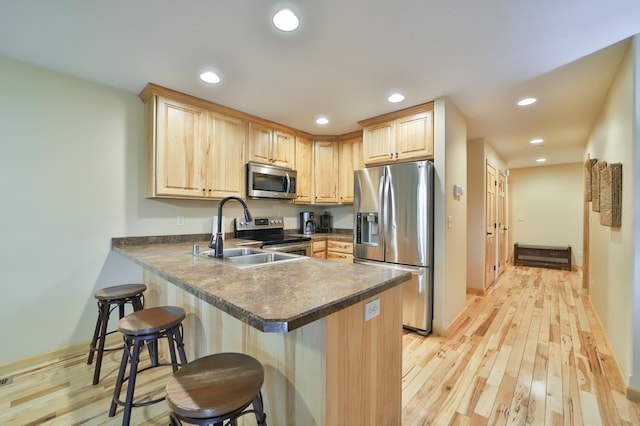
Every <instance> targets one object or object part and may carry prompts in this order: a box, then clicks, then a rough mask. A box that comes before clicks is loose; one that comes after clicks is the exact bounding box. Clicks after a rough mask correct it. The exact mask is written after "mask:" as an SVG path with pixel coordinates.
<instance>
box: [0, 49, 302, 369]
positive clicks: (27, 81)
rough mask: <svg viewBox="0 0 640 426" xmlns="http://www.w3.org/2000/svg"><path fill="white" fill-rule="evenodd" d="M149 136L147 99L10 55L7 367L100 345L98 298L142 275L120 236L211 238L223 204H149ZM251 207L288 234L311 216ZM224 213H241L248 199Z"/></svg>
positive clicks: (1, 152)
mask: <svg viewBox="0 0 640 426" xmlns="http://www.w3.org/2000/svg"><path fill="white" fill-rule="evenodd" d="M141 89H142V88H141ZM143 140H144V137H143V104H142V102H141V101H140V99H139V98H138V97H137V96H136V95H135V94H131V93H125V92H122V91H118V90H114V89H110V88H107V87H104V86H100V85H96V84H93V83H89V82H86V81H83V80H79V79H75V78H71V77H68V76H64V75H61V74H56V73H53V72H50V71H46V70H43V69H40V68H36V67H33V66H29V65H26V64H21V63H18V62H14V61H11V60H8V59H5V58H0V141H1V143H0V170H1V171H2V179H0V193H1V194H2V197H3V201H2V206H3V207H2V210H3V212H2V220H0V235H2V244H1V245H0V270H1V271H2V272H1V274H2V278H1V282H2V300H3V308H2V309H1V310H0V333H2V335H3V336H5V341H6V342H7V344H5V345H3V346H2V350H0V364H4V363H7V362H11V361H15V360H18V359H22V358H25V357H27V356H30V355H35V354H40V353H43V352H48V351H52V350H55V349H59V348H64V347H67V346H69V345H72V344H76V343H81V342H85V341H88V340H90V338H91V335H92V332H93V327H94V325H95V320H96V308H95V299H94V298H93V293H94V291H95V290H96V289H97V288H100V287H105V286H108V285H115V284H121V283H125V282H129V281H139V280H140V279H141V271H140V270H139V269H138V268H137V267H135V266H134V265H133V264H132V263H130V262H127V261H125V260H124V259H121V258H120V257H119V256H118V255H116V254H113V253H111V252H110V242H111V238H112V237H122V236H135V235H166V234H189V233H207V232H210V231H211V217H212V216H213V215H214V214H215V211H216V207H217V203H216V202H213V201H175V200H166V201H159V200H148V199H145V198H144V167H143V164H144V162H143V152H144V146H143ZM249 207H250V209H251V211H252V213H253V214H254V215H266V214H279V215H283V216H285V225H286V227H287V228H296V227H297V226H298V215H297V212H298V210H304V208H303V207H298V206H295V205H291V204H286V203H282V202H278V201H262V200H261V201H249ZM178 215H183V216H184V217H185V225H184V226H181V227H180V226H177V224H176V216H178ZM224 215H225V216H226V217H230V218H231V217H235V216H240V215H241V209H240V207H239V206H238V203H235V202H230V203H227V204H226V205H225V212H224ZM232 229H233V228H232V224H231V221H227V232H231V231H232ZM9 342H10V343H9Z"/></svg>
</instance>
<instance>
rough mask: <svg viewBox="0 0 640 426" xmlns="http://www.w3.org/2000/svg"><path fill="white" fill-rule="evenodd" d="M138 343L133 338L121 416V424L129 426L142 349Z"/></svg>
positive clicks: (138, 339) (135, 338)
mask: <svg viewBox="0 0 640 426" xmlns="http://www.w3.org/2000/svg"><path fill="white" fill-rule="evenodd" d="M140 342H144V340H143V339H140V338H137V337H134V338H133V352H132V353H131V367H130V369H129V383H128V384H127V397H126V399H125V401H124V413H123V416H122V424H123V425H125V426H129V422H130V421H131V404H133V392H134V391H135V387H136V374H137V373H138V361H139V359H140V351H141V349H142V347H141V344H140Z"/></svg>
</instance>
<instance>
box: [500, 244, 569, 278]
mask: <svg viewBox="0 0 640 426" xmlns="http://www.w3.org/2000/svg"><path fill="white" fill-rule="evenodd" d="M513 259H514V264H516V265H523V266H539V267H543V268H556V269H566V270H568V271H570V270H571V246H537V245H530V244H519V243H515V244H514V246H513Z"/></svg>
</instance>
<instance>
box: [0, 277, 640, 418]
mask: <svg viewBox="0 0 640 426" xmlns="http://www.w3.org/2000/svg"><path fill="white" fill-rule="evenodd" d="M580 280H581V277H580V273H579V272H566V271H556V270H548V269H539V268H526V267H509V268H508V269H507V271H506V272H505V273H504V274H503V276H502V277H501V278H500V280H499V281H498V282H497V284H496V285H495V288H494V289H493V290H492V292H491V293H490V294H488V295H487V296H484V297H478V296H470V297H469V299H468V306H467V309H466V310H465V312H464V313H463V314H462V315H461V316H460V317H459V318H458V320H457V321H456V322H455V323H454V325H453V327H452V330H451V333H450V335H449V336H448V337H446V338H443V337H437V336H428V337H421V336H419V335H416V334H415V333H409V332H406V333H405V334H404V337H403V344H404V349H403V358H404V360H403V393H402V400H403V407H404V411H403V416H402V417H403V418H402V422H403V425H425V424H434V425H448V424H469V425H474V426H475V425H483V424H492V425H493V424H519V425H520V424H533V425H544V424H547V425H551V424H566V425H583V424H584V425H598V424H603V425H616V424H635V425H640V417H639V416H640V406H639V405H638V404H634V403H632V402H630V401H628V400H627V399H626V398H625V395H624V391H625V389H624V383H623V380H622V378H621V376H620V373H619V371H618V369H617V366H616V364H615V361H614V359H613V356H612V352H611V349H610V347H609V344H608V342H607V339H606V337H605V336H604V334H603V332H602V329H601V327H600V325H599V323H598V320H597V318H596V317H595V313H594V311H593V308H592V306H591V303H590V302H589V300H588V298H587V297H585V296H581V295H580V290H579V288H580V285H579V284H580ZM119 361H120V353H119V352H111V353H108V354H107V355H106V357H105V361H104V364H103V373H102V379H101V381H100V383H99V384H98V385H97V386H92V385H91V379H92V374H93V369H92V368H93V366H87V365H86V354H85V353H83V354H79V355H77V356H70V357H68V358H65V359H56V360H53V361H52V362H49V363H46V364H42V365H39V366H37V367H36V368H24V369H22V370H21V371H16V372H13V373H14V377H13V383H11V384H9V385H5V386H2V387H0V424H2V425H7V424H10V425H13V424H15V425H28V424H47V425H78V424H89V425H105V424H113V425H117V424H120V423H121V421H122V409H121V408H119V409H118V412H117V415H116V417H114V418H112V419H109V418H108V417H107V412H108V410H109V404H110V398H111V395H112V391H113V386H114V382H115V375H116V374H115V373H116V370H117V366H118V363H119ZM0 371H1V372H2V375H1V376H0V377H5V376H6V375H7V372H6V371H2V369H0ZM169 374H170V370H169V369H166V368H162V369H154V370H150V371H148V372H146V373H144V375H143V376H141V378H140V379H139V380H138V383H137V386H136V387H137V389H136V394H137V395H138V396H143V395H144V396H147V397H151V396H157V395H158V394H159V393H160V392H162V389H163V387H164V383H165V382H166V379H167V377H168V375H169ZM268 408H269V407H266V409H267V412H268ZM167 416H168V409H167V406H166V404H165V403H164V402H161V403H159V404H155V405H152V406H150V407H145V408H135V409H134V410H133V414H132V422H131V423H132V424H136V425H137V424H150V425H166V424H168V421H167ZM272 426H278V425H272ZM298 426H306V425H298ZM331 426H333V425H331Z"/></svg>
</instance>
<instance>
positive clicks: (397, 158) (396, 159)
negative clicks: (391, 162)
mask: <svg viewBox="0 0 640 426" xmlns="http://www.w3.org/2000/svg"><path fill="white" fill-rule="evenodd" d="M397 159H398V153H397V152H396V160H397Z"/></svg>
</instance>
